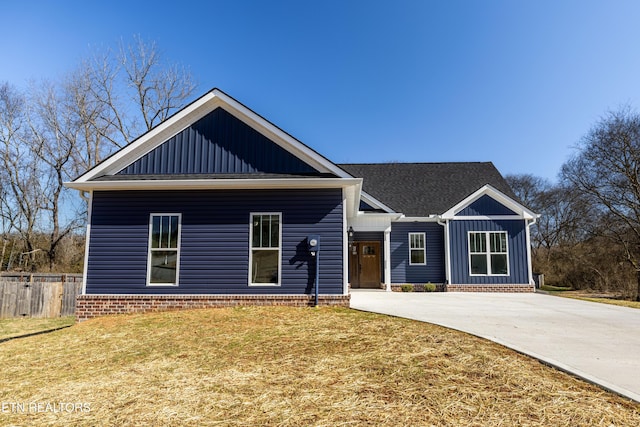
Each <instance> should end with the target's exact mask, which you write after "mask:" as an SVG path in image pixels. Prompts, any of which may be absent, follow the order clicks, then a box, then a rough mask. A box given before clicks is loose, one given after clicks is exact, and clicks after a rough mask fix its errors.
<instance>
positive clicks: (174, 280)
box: [147, 214, 181, 286]
mask: <svg viewBox="0 0 640 427" xmlns="http://www.w3.org/2000/svg"><path fill="white" fill-rule="evenodd" d="M180 221H181V215H180V214H151V217H150V220H149V255H148V258H149V260H148V267H147V284H148V285H150V286H152V285H177V284H178V269H179V264H180Z"/></svg>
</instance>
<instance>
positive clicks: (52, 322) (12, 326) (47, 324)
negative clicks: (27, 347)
mask: <svg viewBox="0 0 640 427" xmlns="http://www.w3.org/2000/svg"><path fill="white" fill-rule="evenodd" d="M74 322H75V318H74V316H66V317H55V318H49V319H41V318H34V317H20V318H15V319H0V340H3V339H6V338H12V337H17V336H21V335H28V334H32V333H36V332H41V331H47V330H50V329H56V328H60V327H63V326H70V325H73V323H74Z"/></svg>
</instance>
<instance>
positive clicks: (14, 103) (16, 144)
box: [0, 84, 42, 253]
mask: <svg viewBox="0 0 640 427" xmlns="http://www.w3.org/2000/svg"><path fill="white" fill-rule="evenodd" d="M27 122H28V119H27V115H26V104H25V98H24V96H23V95H22V94H20V93H19V92H18V91H17V90H16V89H14V88H12V87H11V86H9V85H8V84H4V85H2V86H0V166H2V186H3V192H2V195H3V201H2V211H1V212H2V217H3V220H4V221H5V223H6V224H8V226H9V230H8V231H9V232H11V231H15V232H17V233H19V234H20V236H21V239H22V240H23V242H24V245H25V248H26V251H27V252H30V253H31V252H32V251H33V250H34V249H36V248H35V240H36V234H37V228H38V220H39V219H40V214H41V206H42V191H41V185H40V176H41V175H42V164H41V163H40V162H39V161H38V159H37V158H35V157H34V156H33V153H32V151H31V150H30V145H31V144H30V142H31V135H30V133H29V132H28V130H27ZM5 232H6V231H5Z"/></svg>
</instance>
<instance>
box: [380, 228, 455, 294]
mask: <svg viewBox="0 0 640 427" xmlns="http://www.w3.org/2000/svg"><path fill="white" fill-rule="evenodd" d="M409 233H425V238H426V261H427V262H426V265H409ZM390 241H391V283H396V284H402V283H429V282H431V283H444V282H445V270H444V227H443V226H441V225H439V224H438V223H436V222H394V223H393V224H392V225H391V235H390Z"/></svg>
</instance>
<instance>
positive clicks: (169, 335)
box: [0, 307, 640, 426]
mask: <svg viewBox="0 0 640 427" xmlns="http://www.w3.org/2000/svg"><path fill="white" fill-rule="evenodd" d="M0 360H2V362H3V363H2V364H0V378H2V379H3V383H2V388H1V389H0V402H2V403H3V411H2V412H0V424H2V425H12V424H15V425H60V426H63V425H64V426H67V425H86V426H96V425H158V426H159V425H198V426H200V425H205V426H206V425H238V426H240V425H242V426H248V425H251V426H253V425H256V426H258V425H282V426H289V425H297V426H307V425H322V426H334V425H343V426H346V425H376V426H377V425H389V426H403V425H404V426H418V425H420V426H422V425H427V426H428V425H447V426H498V425H503V426H517V425H527V426H592V425H602V426H610V425H614V426H622V425H624V426H631V425H633V426H635V425H640V405H639V404H636V403H632V402H630V401H628V400H626V399H624V398H621V397H619V396H616V395H613V394H611V393H608V392H606V391H604V390H602V389H600V388H598V387H595V386H593V385H590V384H587V383H584V382H583V381H580V380H578V379H576V378H573V377H572V376H569V375H567V374H564V373H562V372H558V371H556V370H554V369H552V368H549V367H547V366H545V365H542V364H541V363H538V362H537V361H535V360H533V359H530V358H528V357H525V356H523V355H520V354H518V353H515V352H513V351H511V350H509V349H506V348H504V347H501V346H499V345H497V344H494V343H491V342H488V341H485V340H482V339H479V338H476V337H473V336H469V335H466V334H463V333H460V332H456V331H452V330H448V329H444V328H441V327H438V326H434V325H431V324H426V323H420V322H415V321H411V320H406V319H398V318H393V317H387V316H383V315H376V314H371V313H363V312H359V311H355V310H349V309H339V308H321V309H313V308H285V307H265V308H258V307H249V308H229V309H208V310H191V311H181V312H170V313H154V314H147V315H132V316H117V317H105V318H100V319H94V320H91V321H87V322H83V323H81V324H77V325H74V326H72V327H71V328H67V329H63V330H60V331H57V332H54V333H51V334H46V335H39V336H35V337H30V338H24V339H20V340H13V341H8V342H5V343H2V344H0ZM19 404H22V407H21V406H19ZM56 404H57V406H56ZM47 405H49V406H47ZM21 409H24V410H21ZM56 410H57V412H56Z"/></svg>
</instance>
